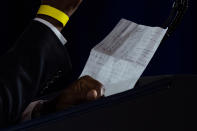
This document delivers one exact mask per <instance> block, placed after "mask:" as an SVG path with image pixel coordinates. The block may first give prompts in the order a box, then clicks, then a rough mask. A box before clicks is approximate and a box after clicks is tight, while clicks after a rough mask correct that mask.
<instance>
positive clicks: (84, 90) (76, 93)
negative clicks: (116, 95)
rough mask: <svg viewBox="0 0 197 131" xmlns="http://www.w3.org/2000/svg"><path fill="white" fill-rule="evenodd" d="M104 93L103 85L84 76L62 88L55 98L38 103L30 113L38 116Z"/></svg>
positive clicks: (95, 98)
mask: <svg viewBox="0 0 197 131" xmlns="http://www.w3.org/2000/svg"><path fill="white" fill-rule="evenodd" d="M103 95H104V88H103V85H102V84H101V83H100V82H98V81H97V80H94V79H93V78H91V77H90V76H84V77H82V78H80V79H79V80H77V81H75V82H74V83H73V84H71V85H70V86H69V87H68V88H66V89H65V90H63V91H62V92H61V93H60V95H59V96H57V97H56V98H55V99H53V100H51V101H48V102H45V103H44V104H38V105H37V106H36V107H35V108H34V110H33V113H32V116H33V117H40V116H41V115H47V114H49V113H54V112H57V111H62V110H64V109H68V108H69V107H72V106H75V105H78V104H81V103H85V102H88V101H93V100H97V99H99V98H101V97H102V96H103Z"/></svg>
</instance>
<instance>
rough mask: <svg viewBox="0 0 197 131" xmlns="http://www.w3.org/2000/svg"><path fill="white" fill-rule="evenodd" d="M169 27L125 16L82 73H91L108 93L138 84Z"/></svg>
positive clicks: (96, 50) (93, 50) (97, 46)
mask: <svg viewBox="0 0 197 131" xmlns="http://www.w3.org/2000/svg"><path fill="white" fill-rule="evenodd" d="M166 31H167V29H162V28H160V27H149V26H144V25H138V24H136V23H134V22H131V21H128V20H125V19H122V20H120V22H119V23H118V24H117V25H116V27H115V28H114V29H113V31H112V32H111V33H110V34H109V35H108V36H107V37H106V38H105V39H104V40H103V41H102V42H101V43H99V44H98V45H96V46H95V47H94V48H93V49H92V50H91V53H90V56H89V59H88V61H87V63H86V65H85V68H84V70H83V72H82V74H81V76H84V75H89V76H91V77H93V78H94V79H96V80H98V81H100V82H101V83H102V84H103V85H104V87H105V93H104V95H105V96H110V95H113V94H117V93H121V92H123V91H127V90H129V89H132V88H134V86H135V84H136V82H137V80H138V79H139V77H140V76H141V75H142V73H143V71H144V70H145V68H146V67H147V65H148V63H149V62H150V60H151V58H152V57H153V55H154V53H155V52H156V50H157V48H158V46H159V44H160V42H161V40H162V39H163V37H164V35H165V33H166Z"/></svg>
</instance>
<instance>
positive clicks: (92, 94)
mask: <svg viewBox="0 0 197 131" xmlns="http://www.w3.org/2000/svg"><path fill="white" fill-rule="evenodd" d="M86 98H87V100H88V101H93V100H96V99H97V98H98V93H97V91H96V90H94V89H93V90H91V91H89V92H88V93H87V96H86Z"/></svg>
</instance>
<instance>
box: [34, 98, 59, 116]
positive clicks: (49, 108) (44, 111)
mask: <svg viewBox="0 0 197 131" xmlns="http://www.w3.org/2000/svg"><path fill="white" fill-rule="evenodd" d="M55 112H56V100H55V99H53V100H49V101H42V102H39V103H38V104H37V105H36V106H35V108H34V109H33V111H32V114H31V117H32V118H39V117H41V116H46V115H48V114H52V113H55Z"/></svg>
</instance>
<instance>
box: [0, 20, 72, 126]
mask: <svg viewBox="0 0 197 131" xmlns="http://www.w3.org/2000/svg"><path fill="white" fill-rule="evenodd" d="M70 69H71V64H70V61H69V57H68V54H67V51H66V48H65V47H64V46H63V45H62V43H61V42H60V41H59V39H58V38H57V37H56V35H55V34H54V33H53V32H52V31H51V30H50V29H49V28H48V27H46V26H45V25H43V24H42V23H39V22H36V21H32V22H31V24H30V25H29V26H28V28H27V29H26V30H25V31H24V33H23V34H22V35H21V37H20V38H19V39H18V41H17V42H16V44H15V45H14V47H13V48H12V49H11V50H10V51H8V52H7V53H6V54H5V55H3V56H2V57H1V58H0V127H2V126H6V124H12V123H15V122H16V121H17V120H18V119H19V118H20V116H21V113H22V111H23V110H24V108H25V107H26V106H27V105H28V103H29V102H30V101H31V100H32V99H33V98H34V97H35V96H36V95H37V93H38V92H39V90H41V89H40V85H43V84H44V83H45V82H46V81H47V79H49V78H50V77H52V76H53V74H54V73H56V72H57V71H58V70H64V72H69V71H70Z"/></svg>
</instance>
